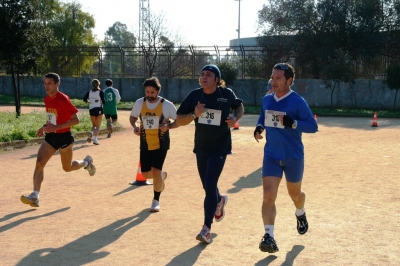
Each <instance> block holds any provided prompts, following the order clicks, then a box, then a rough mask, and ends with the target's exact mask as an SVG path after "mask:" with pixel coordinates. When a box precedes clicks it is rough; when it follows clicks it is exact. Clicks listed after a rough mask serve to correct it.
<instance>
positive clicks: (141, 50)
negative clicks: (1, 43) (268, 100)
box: [48, 45, 388, 79]
mask: <svg viewBox="0 0 400 266" xmlns="http://www.w3.org/2000/svg"><path fill="white" fill-rule="evenodd" d="M319 49H320V48H319ZM302 53H303V52H302V50H301V49H299V48H298V47H294V48H293V49H292V50H291V51H287V50H285V49H283V48H282V47H280V46H279V45H270V46H245V45H239V46H190V45H189V46H182V47H167V46H164V47H144V46H142V47H120V46H118V47H52V48H51V49H50V50H49V56H48V58H49V65H48V70H50V71H54V72H57V73H59V74H60V75H61V76H64V77H65V76H70V77H97V78H105V77H107V78H148V77H150V76H157V77H159V78H179V79H182V78H188V79H196V78H198V76H199V70H200V69H201V68H202V67H203V66H204V65H205V64H209V63H212V64H217V65H218V64H220V63H223V62H227V63H229V65H230V66H231V67H232V68H233V69H236V70H237V74H238V75H237V78H238V79H267V78H268V77H269V75H270V74H271V69H272V67H273V65H274V64H275V63H278V62H288V63H290V64H292V65H293V66H294V67H295V70H296V76H297V78H303V79H309V78H317V79H318V78H322V77H321V76H319V74H318V70H317V71H315V64H312V63H310V62H307V63H302V61H301V56H302V55H303V54H304V53H303V54H302ZM303 58H304V56H303ZM318 60H319V58H318V55H315V61H318ZM319 61H321V60H319ZM323 64H324V63H322V64H318V68H320V65H323ZM387 64H388V58H387V57H385V56H378V57H375V58H372V59H371V58H369V59H368V60H367V59H365V58H363V57H362V56H359V57H358V58H357V59H356V60H353V61H352V65H353V67H354V73H355V76H354V78H355V79H383V78H384V77H385V72H386V67H387ZM313 68H314V69H313Z"/></svg>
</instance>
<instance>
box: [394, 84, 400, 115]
mask: <svg viewBox="0 0 400 266" xmlns="http://www.w3.org/2000/svg"><path fill="white" fill-rule="evenodd" d="M398 91H399V89H396V94H395V95H394V105H393V110H396V99H397V92H398Z"/></svg>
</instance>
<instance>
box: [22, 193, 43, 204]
mask: <svg viewBox="0 0 400 266" xmlns="http://www.w3.org/2000/svg"><path fill="white" fill-rule="evenodd" d="M21 201H22V203H25V204H29V205H31V207H35V208H37V207H39V199H38V198H37V197H36V196H35V193H33V192H32V193H31V194H30V195H29V196H24V195H22V196H21Z"/></svg>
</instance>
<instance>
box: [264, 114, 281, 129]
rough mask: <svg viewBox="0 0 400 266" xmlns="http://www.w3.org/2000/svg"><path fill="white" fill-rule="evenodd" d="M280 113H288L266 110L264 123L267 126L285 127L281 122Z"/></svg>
mask: <svg viewBox="0 0 400 266" xmlns="http://www.w3.org/2000/svg"><path fill="white" fill-rule="evenodd" d="M280 115H286V113H285V112H279V111H273V110H265V120H264V125H265V126H266V127H275V128H284V126H283V125H282V124H281V123H280V122H279V116H280Z"/></svg>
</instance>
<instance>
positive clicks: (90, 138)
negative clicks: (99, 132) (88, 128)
mask: <svg viewBox="0 0 400 266" xmlns="http://www.w3.org/2000/svg"><path fill="white" fill-rule="evenodd" d="M92 137H93V134H92V132H89V134H88V137H87V139H86V141H87V143H90V142H92Z"/></svg>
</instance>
